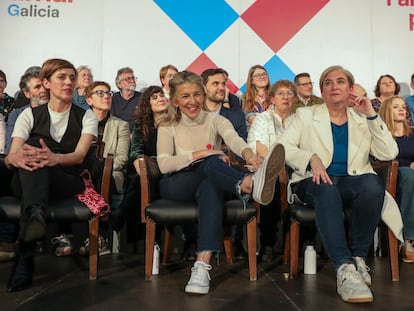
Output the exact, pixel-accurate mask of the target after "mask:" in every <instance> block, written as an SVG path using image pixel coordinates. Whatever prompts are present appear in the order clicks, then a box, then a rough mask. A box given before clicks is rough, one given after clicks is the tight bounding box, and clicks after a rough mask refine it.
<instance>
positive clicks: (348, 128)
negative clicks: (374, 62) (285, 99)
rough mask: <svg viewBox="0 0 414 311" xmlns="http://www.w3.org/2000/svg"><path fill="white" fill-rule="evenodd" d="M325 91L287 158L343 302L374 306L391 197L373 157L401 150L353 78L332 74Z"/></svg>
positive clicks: (294, 129)
mask: <svg viewBox="0 0 414 311" xmlns="http://www.w3.org/2000/svg"><path fill="white" fill-rule="evenodd" d="M319 84H320V89H321V93H322V97H323V99H324V101H325V104H321V105H317V106H314V107H309V108H300V109H298V110H297V111H296V119H295V120H294V121H293V123H292V125H291V126H290V127H289V128H288V129H287V130H286V131H285V132H284V133H283V134H282V136H281V137H280V140H279V142H280V143H282V144H283V145H284V147H285V150H286V164H287V165H289V166H291V167H292V168H293V170H294V172H293V175H292V179H291V187H292V190H293V192H294V193H295V194H296V195H297V196H298V197H299V199H300V200H302V201H304V202H305V203H309V204H311V205H312V206H314V207H315V210H316V225H317V228H318V231H319V234H320V236H321V239H322V243H323V245H324V248H325V251H326V252H327V255H328V256H329V257H330V259H331V261H332V264H333V266H334V268H335V269H336V270H337V292H338V294H339V295H340V296H341V298H342V299H343V300H345V301H348V302H371V301H373V295H372V292H371V291H370V289H369V287H368V286H367V284H368V285H370V284H371V276H370V275H369V273H368V271H369V268H367V266H366V263H365V260H366V257H367V255H368V250H369V247H370V246H371V243H372V241H373V236H374V232H375V229H376V227H377V226H378V223H379V220H380V217H381V210H382V206H383V203H384V193H385V189H384V186H383V185H382V183H381V181H380V179H379V177H378V176H377V175H376V174H375V173H374V170H373V169H372V167H371V164H370V155H372V156H374V157H375V158H377V159H379V160H391V159H394V158H395V157H396V156H397V154H398V147H397V144H396V143H395V140H394V139H393V137H392V135H391V133H390V132H389V130H388V128H387V126H386V125H385V123H384V122H383V121H382V120H381V118H380V117H378V116H377V114H376V112H375V110H374V109H373V107H372V105H371V102H370V100H369V99H368V98H366V97H361V96H357V95H356V94H354V93H352V87H353V84H354V78H353V76H352V74H351V73H350V72H349V71H347V70H345V69H344V68H342V67H340V66H332V67H329V68H327V69H326V70H325V71H324V72H323V73H322V75H321V78H320V82H319ZM345 204H346V205H347V206H350V207H351V221H350V230H351V236H352V244H351V246H349V245H348V242H347V239H346V232H345V228H344V222H343V216H342V215H343V206H344V205H345Z"/></svg>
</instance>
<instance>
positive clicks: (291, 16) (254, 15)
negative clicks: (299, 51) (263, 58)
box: [241, 0, 329, 53]
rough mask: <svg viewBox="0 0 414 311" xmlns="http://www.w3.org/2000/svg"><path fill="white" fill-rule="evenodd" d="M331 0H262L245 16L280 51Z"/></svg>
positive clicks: (256, 30)
mask: <svg viewBox="0 0 414 311" xmlns="http://www.w3.org/2000/svg"><path fill="white" fill-rule="evenodd" d="M328 2H329V0H306V1H287V0H258V1H256V2H255V3H254V4H252V5H251V6H250V7H249V8H248V9H247V10H246V11H245V12H244V13H243V14H242V15H241V18H242V19H243V20H244V21H245V22H246V23H247V24H248V25H249V26H250V27H251V28H252V29H253V30H254V31H255V32H256V33H257V35H258V36H259V37H260V38H261V39H262V40H263V41H264V42H266V44H267V45H268V46H269V47H270V48H271V49H272V50H273V52H275V53H276V52H277V51H278V50H279V49H280V48H281V47H282V46H284V45H285V44H286V42H288V41H289V40H290V39H291V38H292V37H293V36H294V35H295V34H296V33H297V32H298V31H299V30H300V29H301V28H302V27H303V26H304V25H305V24H306V23H307V22H308V21H309V20H310V19H311V18H312V17H314V16H315V15H316V14H317V13H318V12H319V11H320V10H321V9H322V8H323V7H324V6H325V5H326V4H327V3H328Z"/></svg>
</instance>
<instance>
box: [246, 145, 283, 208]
mask: <svg viewBox="0 0 414 311" xmlns="http://www.w3.org/2000/svg"><path fill="white" fill-rule="evenodd" d="M283 165H285V148H283V146H282V145H281V144H273V145H272V147H270V150H269V153H268V154H267V156H266V158H265V159H264V161H263V163H262V165H261V166H260V167H259V169H258V170H257V171H256V173H254V175H253V193H252V197H253V200H255V201H256V202H258V203H260V204H262V205H268V204H269V203H270V202H272V200H273V196H274V194H275V181H276V179H277V178H278V176H279V173H280V171H281V170H282V168H283Z"/></svg>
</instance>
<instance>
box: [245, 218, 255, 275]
mask: <svg viewBox="0 0 414 311" xmlns="http://www.w3.org/2000/svg"><path fill="white" fill-rule="evenodd" d="M256 234H257V221H256V218H254V219H253V220H251V221H250V222H249V223H248V224H247V254H248V257H249V277H250V281H256V280H257V256H256V251H257V246H256V241H257V240H256V239H257V236H256Z"/></svg>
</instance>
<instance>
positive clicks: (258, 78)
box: [242, 65, 270, 126]
mask: <svg viewBox="0 0 414 311" xmlns="http://www.w3.org/2000/svg"><path fill="white" fill-rule="evenodd" d="M269 87H270V82H269V75H268V73H267V71H266V69H265V68H264V67H263V66H261V65H254V66H253V67H251V68H250V69H249V74H248V76H247V82H246V92H245V93H244V97H243V105H242V106H243V112H244V113H245V114H246V121H247V124H248V126H250V124H252V123H253V120H254V118H255V117H256V114H257V113H260V112H263V111H266V110H267V108H268V106H267V102H266V96H267V92H268V90H269Z"/></svg>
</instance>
